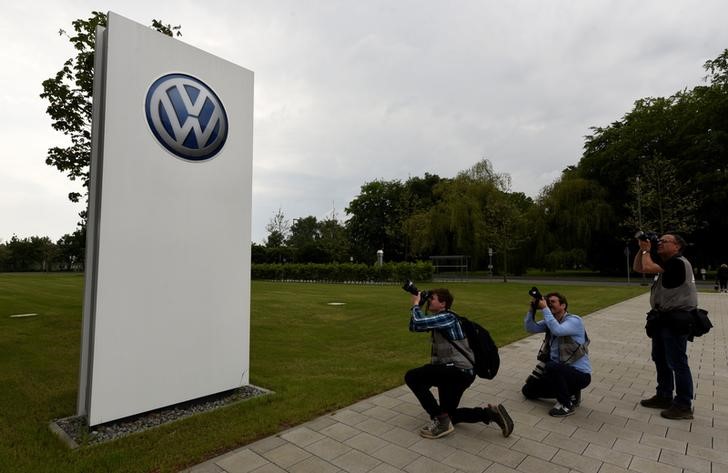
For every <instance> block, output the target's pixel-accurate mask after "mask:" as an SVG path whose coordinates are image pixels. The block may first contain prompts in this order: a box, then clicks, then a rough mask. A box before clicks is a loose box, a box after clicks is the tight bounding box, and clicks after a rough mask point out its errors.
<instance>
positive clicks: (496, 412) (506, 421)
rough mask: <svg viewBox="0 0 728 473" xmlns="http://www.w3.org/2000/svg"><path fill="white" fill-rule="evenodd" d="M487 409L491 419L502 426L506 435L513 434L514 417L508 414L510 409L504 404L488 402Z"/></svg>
mask: <svg viewBox="0 0 728 473" xmlns="http://www.w3.org/2000/svg"><path fill="white" fill-rule="evenodd" d="M485 410H486V411H487V412H488V417H489V420H492V421H493V422H495V423H496V424H498V427H500V428H501V431H502V432H503V436H504V437H508V436H509V435H511V432H513V419H511V416H509V415H508V411H506V408H505V406H504V405H503V404H498V405H497V406H493V405H491V404H488V407H486V408H485Z"/></svg>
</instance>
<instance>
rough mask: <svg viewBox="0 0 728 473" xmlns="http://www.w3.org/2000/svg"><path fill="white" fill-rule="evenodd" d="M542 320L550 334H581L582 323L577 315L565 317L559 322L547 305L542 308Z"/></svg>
mask: <svg viewBox="0 0 728 473" xmlns="http://www.w3.org/2000/svg"><path fill="white" fill-rule="evenodd" d="M543 320H544V323H545V324H546V326H547V327H548V329H549V332H551V334H552V335H555V336H557V337H565V336H567V335H570V336H574V335H583V333H584V324H583V323H582V321H581V319H579V318H578V317H566V318H565V319H563V320H562V321H561V323H559V321H558V320H556V318H555V317H554V315H553V314H552V313H551V310H550V309H549V308H548V307H544V308H543Z"/></svg>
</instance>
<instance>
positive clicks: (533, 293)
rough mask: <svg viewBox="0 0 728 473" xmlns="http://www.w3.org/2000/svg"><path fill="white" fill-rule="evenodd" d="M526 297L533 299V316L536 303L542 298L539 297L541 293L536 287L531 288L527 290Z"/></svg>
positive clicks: (536, 306)
mask: <svg viewBox="0 0 728 473" xmlns="http://www.w3.org/2000/svg"><path fill="white" fill-rule="evenodd" d="M528 295H529V296H531V297H533V300H532V301H531V310H532V311H533V313H534V315H535V314H536V309H537V308H538V301H540V300H541V299H543V296H542V295H541V291H539V290H538V288H537V287H536V286H533V287H532V288H531V289H529V290H528Z"/></svg>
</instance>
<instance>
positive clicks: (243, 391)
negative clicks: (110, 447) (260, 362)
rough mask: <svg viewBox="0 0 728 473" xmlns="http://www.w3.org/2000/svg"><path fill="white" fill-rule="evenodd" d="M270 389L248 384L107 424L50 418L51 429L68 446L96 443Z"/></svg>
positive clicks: (234, 401)
mask: <svg viewBox="0 0 728 473" xmlns="http://www.w3.org/2000/svg"><path fill="white" fill-rule="evenodd" d="M272 393H273V392H272V391H269V390H267V389H263V388H259V387H257V386H252V385H248V386H243V387H241V388H237V389H233V390H230V391H225V392H223V393H219V394H213V395H211V396H205V397H202V398H199V399H194V400H192V401H187V402H183V403H180V404H176V405H174V406H169V407H164V408H162V409H156V410H153V411H149V412H145V413H143V414H139V415H135V416H131V417H126V418H124V419H120V420H117V421H114V422H109V423H108V424H100V425H95V426H93V427H91V428H89V427H88V426H87V425H86V417H84V416H73V417H65V418H63V419H56V420H54V421H53V422H51V424H50V429H51V431H53V433H55V434H56V435H58V436H59V437H60V438H61V440H63V441H64V442H65V443H66V445H68V446H69V447H70V448H78V447H79V446H87V445H97V444H100V443H104V442H109V441H111V440H116V439H118V438H121V437H125V436H127V435H131V434H135V433H137V432H143V431H145V430H148V429H152V428H154V427H159V426H161V425H164V424H168V423H170V422H174V421H177V420H180V419H184V418H186V417H190V416H192V415H195V414H200V413H203V412H208V411H212V410H215V409H219V408H221V407H225V406H229V405H231V404H235V403H237V402H241V401H245V400H247V399H251V398H254V397H259V396H265V395H268V394H272Z"/></svg>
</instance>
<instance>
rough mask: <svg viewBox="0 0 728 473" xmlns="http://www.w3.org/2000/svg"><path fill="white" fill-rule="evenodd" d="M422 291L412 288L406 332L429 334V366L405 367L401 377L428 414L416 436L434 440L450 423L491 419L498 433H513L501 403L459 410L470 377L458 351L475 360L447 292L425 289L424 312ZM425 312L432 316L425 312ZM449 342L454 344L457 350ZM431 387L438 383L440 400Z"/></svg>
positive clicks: (445, 432)
mask: <svg viewBox="0 0 728 473" xmlns="http://www.w3.org/2000/svg"><path fill="white" fill-rule="evenodd" d="M421 294H422V293H420V292H418V291H417V290H416V289H414V292H413V294H412V303H411V307H412V308H411V317H410V323H409V329H410V331H411V332H430V333H431V334H432V350H431V353H432V359H431V362H430V363H429V364H426V365H424V366H421V367H420V368H414V369H411V370H409V371H408V372H407V374H406V375H405V377H404V380H405V383H407V386H409V388H410V389H411V390H412V392H413V393H414V394H415V396H416V397H417V399H418V400H419V401H420V404H421V405H422V407H423V408H424V409H425V411H427V413H428V414H429V415H430V419H431V422H430V424H428V425H426V426H425V427H423V428H422V429H421V430H420V435H421V436H422V437H425V438H432V439H436V438H440V437H444V436H445V435H448V434H450V433H452V432H453V431H454V430H455V428H454V427H453V424H457V423H458V422H470V423H473V422H485V423H486V424H489V423H490V422H491V421H493V422H495V423H496V424H498V426H500V428H501V430H502V432H503V436H504V437H508V436H509V435H510V434H511V432H512V431H513V421H512V420H511V418H510V416H509V415H508V412H506V408H505V407H503V405H501V404H498V405H497V406H492V405H490V404H488V407H485V408H483V407H475V408H458V404H459V403H460V398H461V397H462V395H463V392H465V390H466V389H467V388H468V387H469V386H470V385H471V384H473V381H474V380H475V373H474V370H473V364H472V363H471V362H470V361H469V360H468V358H467V357H466V356H465V355H464V354H463V353H461V352H460V350H462V351H464V352H465V354H468V355H469V358H470V359H475V358H474V355H473V352H472V350H471V349H470V345H469V344H468V340H467V338H466V337H465V335H464V334H463V330H462V327H461V325H460V321H459V320H458V316H457V315H456V314H455V313H454V312H452V311H450V307H451V306H452V302H453V296H452V294H450V291H448V290H447V289H433V290H431V291H429V293H426V294H427V295H428V296H427V298H426V303H427V308H426V310H425V313H423V312H422V310H421V309H420V303H421V302H424V301H422V300H421ZM429 311H432V312H433V314H428V312H429ZM453 344H457V345H458V347H459V348H460V350H458V349H456V348H455V346H454V345H453ZM433 386H436V387H437V392H438V395H439V398H440V402H439V403H438V401H437V400H436V399H435V396H433V395H432V392H431V391H430V388H432V387H433Z"/></svg>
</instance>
